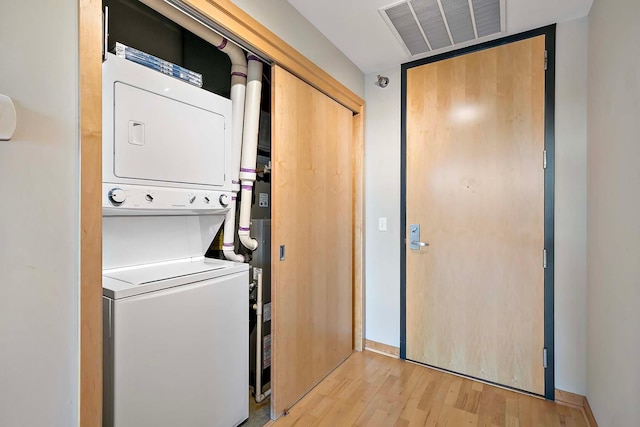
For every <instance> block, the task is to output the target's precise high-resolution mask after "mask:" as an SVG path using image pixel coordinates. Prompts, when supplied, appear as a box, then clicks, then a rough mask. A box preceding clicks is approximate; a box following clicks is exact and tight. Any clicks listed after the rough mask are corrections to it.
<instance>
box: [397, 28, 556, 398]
mask: <svg viewBox="0 0 640 427" xmlns="http://www.w3.org/2000/svg"><path fill="white" fill-rule="evenodd" d="M544 50H545V39H544V36H539V37H536V38H531V39H527V40H524V41H519V42H515V43H511V44H507V45H503V46H499V47H496V48H492V49H488V50H483V51H479V52H476V53H472V54H468V55H463V56H459V57H455V58H452V59H447V60H443V61H439V62H434V63H430V64H426V65H422V66H418V67H414V68H410V69H408V70H407V105H406V108H407V116H406V117H407V122H406V123H407V124H406V130H407V133H406V135H407V136H406V144H407V159H406V160H407V163H406V165H407V166H406V221H407V247H406V357H407V359H410V360H414V361H418V362H422V363H426V364H429V365H432V366H436V367H440V368H444V369H447V370H451V371H454V372H458V373H462V374H465V375H468V376H472V377H476V378H480V379H483V380H488V381H492V382H495V383H498V384H503V385H506V386H509V387H514V388H517V389H521V390H526V391H529V392H533V393H536V394H540V395H542V394H544V391H545V390H544V368H543V356H542V355H543V348H544V269H543V249H544V170H543V150H544V106H545V104H544V87H545V72H544ZM410 224H419V225H420V226H421V230H420V231H421V233H420V234H421V235H420V237H421V240H422V241H423V242H426V243H428V244H429V246H428V247H423V248H421V249H420V250H411V249H410V248H409V240H410V230H409V228H410Z"/></svg>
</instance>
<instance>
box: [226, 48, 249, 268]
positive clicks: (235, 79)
mask: <svg viewBox="0 0 640 427" xmlns="http://www.w3.org/2000/svg"><path fill="white" fill-rule="evenodd" d="M223 48H226V46H223ZM223 52H224V50H223ZM242 59H243V60H244V54H243V55H242ZM245 63H246V62H245ZM246 72H247V68H246V66H244V67H243V66H242V64H237V65H231V104H232V112H231V114H232V120H233V122H232V123H231V128H232V131H231V135H232V138H233V142H232V163H231V183H232V184H231V191H233V195H232V196H231V203H229V210H228V211H227V215H226V216H225V219H224V230H223V242H222V249H223V250H222V253H223V254H224V257H225V258H226V259H228V260H229V261H235V262H244V261H245V258H244V257H243V256H242V255H239V254H237V253H235V234H236V199H237V197H238V191H240V176H239V175H240V158H241V153H242V128H243V126H244V103H245V92H246V83H247V74H246Z"/></svg>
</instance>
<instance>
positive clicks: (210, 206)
mask: <svg viewBox="0 0 640 427" xmlns="http://www.w3.org/2000/svg"><path fill="white" fill-rule="evenodd" d="M230 200H231V193H230V192H227V191H212V190H196V189H184V188H168V187H150V186H141V185H125V184H120V183H108V182H105V183H102V211H103V214H104V215H169V214H171V215H189V214H193V215H203V214H224V213H226V211H227V210H228V205H229V202H230Z"/></svg>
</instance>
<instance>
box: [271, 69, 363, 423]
mask: <svg viewBox="0 0 640 427" xmlns="http://www.w3.org/2000/svg"><path fill="white" fill-rule="evenodd" d="M272 76H273V81H272V103H273V105H272V107H273V108H272V118H273V128H272V130H273V134H272V150H273V153H272V159H273V182H272V193H273V195H272V198H273V199H272V202H273V204H272V218H273V235H272V245H273V246H272V254H273V261H272V262H273V264H272V271H273V282H272V283H273V285H274V286H273V291H272V292H273V294H272V301H273V302H272V311H273V315H272V321H273V322H274V333H273V342H272V349H273V361H272V363H273V376H272V402H271V413H272V417H274V418H275V417H278V416H280V415H282V413H283V412H285V411H286V410H287V409H288V408H290V407H291V406H292V405H293V404H294V403H295V402H297V401H298V400H299V399H300V398H301V397H302V396H304V394H306V393H307V392H308V391H309V390H310V389H311V388H312V387H313V386H315V385H316V384H317V383H318V382H319V381H320V380H322V379H323V378H324V377H325V376H326V375H327V374H329V373H330V372H331V371H332V370H333V369H334V368H335V367H336V366H338V365H339V364H340V363H341V362H342V361H343V360H344V359H345V358H347V357H348V356H349V355H350V354H351V350H352V304H351V301H352V174H351V143H352V136H353V133H352V121H353V119H352V113H351V111H350V110H348V109H346V108H345V107H343V106H342V105H340V104H338V103H337V102H335V101H334V100H333V99H331V98H329V97H327V96H326V95H324V94H322V93H321V92H319V91H317V90H316V89H314V88H313V87H311V86H309V85H308V84H306V83H305V82H303V81H302V80H300V79H298V78H297V77H295V76H293V75H292V74H290V73H289V72H287V71H285V70H283V69H282V68H279V67H277V66H274V67H273V71H272Z"/></svg>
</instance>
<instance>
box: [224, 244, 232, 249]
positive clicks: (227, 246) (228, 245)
mask: <svg viewBox="0 0 640 427" xmlns="http://www.w3.org/2000/svg"><path fill="white" fill-rule="evenodd" d="M222 247H223V248H232V247H233V243H224V244H223V245H222Z"/></svg>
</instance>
